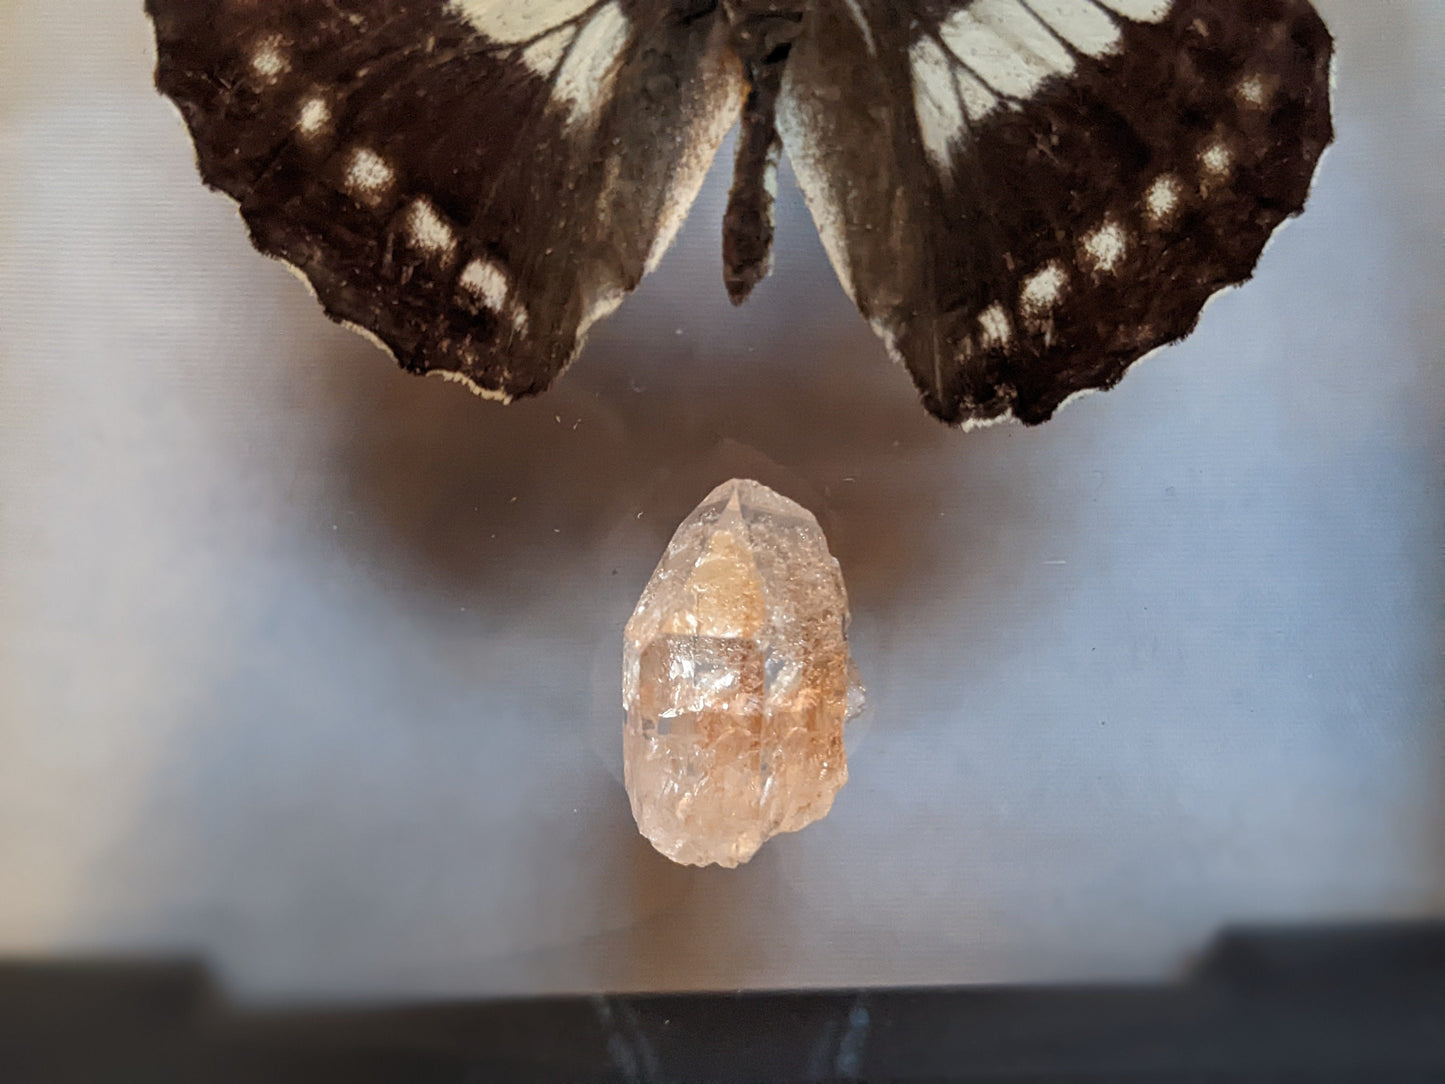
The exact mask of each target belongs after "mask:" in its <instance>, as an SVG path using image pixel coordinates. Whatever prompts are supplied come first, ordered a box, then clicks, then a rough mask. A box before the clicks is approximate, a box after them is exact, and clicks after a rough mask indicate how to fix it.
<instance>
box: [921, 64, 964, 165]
mask: <svg viewBox="0 0 1445 1084" xmlns="http://www.w3.org/2000/svg"><path fill="white" fill-rule="evenodd" d="M908 66H909V69H910V71H911V72H912V74H913V110H914V112H915V113H916V114H917V115H918V133H919V135H920V136H922V137H923V148H924V150H926V151H927V152H928V156H929V157H930V158H932V159H933V163H934V165H935V166H937V167H938V169H939V170H940V172H943V173H947V172H948V171H949V169H950V165H949V158H950V155H951V153H952V149H953V146H954V144H955V143H956V142H958V141H959V140H960V139H961V138H962V137H963V134H964V133H965V132H966V131H967V130H968V119H967V117H965V115H964V107H963V103H962V102H961V101H959V97H958V94H957V92H956V89H955V86H954V82H953V71H952V69H951V68H950V67H949V61H948V54H946V53H945V52H944V51H943V47H942V46H940V45H939V44H938V43H937V42H936V41H934V40H933V39H932V38H919V39H918V40H917V41H915V42H914V43H913V45H912V47H911V48H910V49H909V50H908Z"/></svg>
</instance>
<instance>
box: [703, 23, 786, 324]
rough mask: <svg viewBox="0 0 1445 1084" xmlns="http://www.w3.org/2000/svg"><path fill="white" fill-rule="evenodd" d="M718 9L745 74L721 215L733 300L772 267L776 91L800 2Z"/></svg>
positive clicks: (741, 296) (741, 298) (725, 263)
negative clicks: (730, 181) (723, 14)
mask: <svg viewBox="0 0 1445 1084" xmlns="http://www.w3.org/2000/svg"><path fill="white" fill-rule="evenodd" d="M723 8H724V11H725V12H726V15H727V19H728V24H729V26H730V28H731V42H732V47H733V51H734V52H736V53H737V55H738V59H739V60H740V61H741V62H742V68H743V72H744V74H745V77H746V79H747V98H746V100H745V101H744V103H743V111H742V120H741V124H740V128H739V132H738V144H737V156H736V158H735V160H734V163H733V186H732V191H731V192H730V193H729V195H728V208H727V213H726V214H725V216H724V217H723V280H724V282H725V283H726V284H727V290H728V297H730V298H731V299H732V302H733V304H735V305H737V304H741V303H742V302H743V301H745V300H746V299H747V296H748V295H749V294H750V293H751V292H752V289H753V287H754V286H756V285H757V284H758V283H759V282H761V281H762V280H763V279H764V278H766V277H767V274H768V272H769V271H770V270H771V269H772V249H773V203H774V200H775V199H776V196H777V176H778V157H779V155H780V154H781V153H782V140H781V139H780V138H779V136H778V128H777V107H778V95H779V93H780V92H781V90H782V85H783V70H784V66H785V65H786V64H787V61H788V54H789V52H790V51H791V49H792V45H793V41H794V39H795V38H796V37H797V36H798V34H799V32H800V31H801V29H802V24H803V8H802V6H801V5H800V4H798V3H796V2H795V0H725V2H724V5H723Z"/></svg>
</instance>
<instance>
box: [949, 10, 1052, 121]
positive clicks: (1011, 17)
mask: <svg viewBox="0 0 1445 1084" xmlns="http://www.w3.org/2000/svg"><path fill="white" fill-rule="evenodd" d="M939 33H940V35H941V36H942V37H943V40H944V43H945V44H946V45H947V46H948V48H949V49H950V50H952V51H953V53H954V54H955V55H956V56H957V57H958V58H959V59H960V60H961V61H962V62H963V63H964V64H965V65H966V66H967V67H968V69H969V70H970V71H971V72H972V73H973V74H974V75H976V76H977V77H978V78H979V80H980V81H982V82H983V83H984V84H985V85H986V86H988V87H989V88H990V89H991V90H993V91H995V92H996V93H999V94H1005V95H1008V96H1011V97H1015V98H1024V97H1027V96H1029V95H1030V94H1032V93H1033V92H1034V91H1036V90H1037V89H1038V88H1039V87H1040V86H1041V85H1042V84H1043V82H1044V81H1045V80H1046V79H1048V78H1049V77H1050V76H1056V75H1067V74H1069V73H1070V72H1072V71H1073V70H1074V58H1073V57H1072V56H1071V55H1070V54H1069V52H1068V50H1066V49H1065V48H1064V47H1063V46H1062V45H1060V44H1059V41H1058V39H1057V38H1056V37H1054V35H1052V34H1050V33H1049V31H1048V29H1047V28H1046V27H1045V26H1043V25H1042V24H1041V23H1040V22H1039V20H1038V19H1036V18H1034V17H1033V15H1032V14H1030V12H1029V10H1028V8H1026V7H1024V6H1023V5H1022V4H1021V3H1019V0H974V2H973V3H972V4H969V5H968V6H967V7H965V8H962V9H961V10H959V11H957V12H955V13H954V14H953V15H951V16H949V18H948V19H947V20H945V21H944V23H943V25H942V26H941V27H940V28H939Z"/></svg>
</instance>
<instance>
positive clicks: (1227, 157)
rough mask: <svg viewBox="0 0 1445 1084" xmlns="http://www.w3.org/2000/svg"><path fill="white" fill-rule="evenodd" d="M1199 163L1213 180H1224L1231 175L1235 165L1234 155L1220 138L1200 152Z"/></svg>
mask: <svg viewBox="0 0 1445 1084" xmlns="http://www.w3.org/2000/svg"><path fill="white" fill-rule="evenodd" d="M1199 165H1200V167H1201V168H1202V169H1203V170H1204V172H1205V173H1206V174H1207V175H1208V179H1209V180H1211V181H1222V180H1224V179H1225V178H1227V177H1228V176H1229V171H1230V169H1231V168H1232V167H1233V166H1234V155H1233V154H1231V153H1230V150H1229V148H1228V147H1227V146H1226V145H1225V144H1224V143H1223V142H1221V141H1220V140H1217V139H1216V140H1215V141H1214V142H1213V143H1211V144H1209V146H1207V147H1205V148H1204V149H1203V150H1202V151H1200V152H1199Z"/></svg>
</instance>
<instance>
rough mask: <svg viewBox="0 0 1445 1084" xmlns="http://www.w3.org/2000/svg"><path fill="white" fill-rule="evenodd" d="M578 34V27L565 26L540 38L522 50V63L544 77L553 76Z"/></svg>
mask: <svg viewBox="0 0 1445 1084" xmlns="http://www.w3.org/2000/svg"><path fill="white" fill-rule="evenodd" d="M576 36H577V28H576V27H573V26H564V27H563V28H562V29H561V30H558V31H556V32H555V33H552V34H548V35H546V36H545V37H541V38H538V39H537V40H536V41H534V42H533V43H532V44H531V45H529V46H527V47H526V48H525V49H523V50H522V54H521V55H522V63H523V64H525V65H527V67H528V68H530V69H531V70H532V71H533V73H535V74H536V75H540V76H541V77H542V78H544V79H548V78H551V75H552V73H553V72H554V71H556V70H557V65H558V64H560V63H561V61H562V55H563V54H564V53H566V51H567V46H569V45H571V44H572V39H573V38H575V37H576Z"/></svg>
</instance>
